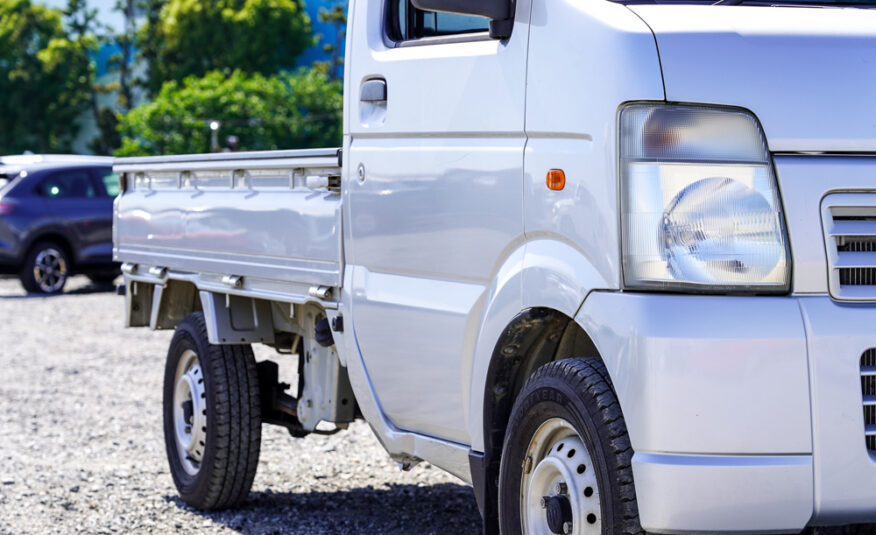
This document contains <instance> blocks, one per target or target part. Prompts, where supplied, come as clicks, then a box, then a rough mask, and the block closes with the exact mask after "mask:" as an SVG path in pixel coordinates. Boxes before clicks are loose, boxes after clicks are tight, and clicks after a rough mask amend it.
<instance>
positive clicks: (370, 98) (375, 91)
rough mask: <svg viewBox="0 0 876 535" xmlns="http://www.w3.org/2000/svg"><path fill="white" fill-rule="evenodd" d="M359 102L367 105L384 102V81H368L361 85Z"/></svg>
mask: <svg viewBox="0 0 876 535" xmlns="http://www.w3.org/2000/svg"><path fill="white" fill-rule="evenodd" d="M359 100H360V101H361V102H367V103H369V104H380V103H381V102H386V80H382V79H378V80H368V81H366V82H365V83H363V84H362V89H361V90H360V92H359Z"/></svg>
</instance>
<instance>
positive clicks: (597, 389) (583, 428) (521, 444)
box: [499, 358, 645, 535]
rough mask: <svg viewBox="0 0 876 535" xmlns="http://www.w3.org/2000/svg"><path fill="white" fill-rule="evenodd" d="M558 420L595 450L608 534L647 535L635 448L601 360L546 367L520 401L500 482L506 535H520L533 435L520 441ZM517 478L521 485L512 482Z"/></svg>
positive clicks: (511, 423)
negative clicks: (522, 476)
mask: <svg viewBox="0 0 876 535" xmlns="http://www.w3.org/2000/svg"><path fill="white" fill-rule="evenodd" d="M545 394H554V395H552V396H551V395H548V396H546V395H545ZM558 399H561V400H563V401H562V402H559V401H557V400H558ZM564 405H565V407H564ZM552 413H555V414H552ZM555 416H561V417H564V418H566V419H567V421H569V422H570V423H571V424H572V425H574V426H575V427H576V429H577V431H578V433H579V435H580V436H581V438H582V439H583V440H584V441H585V443H586V444H587V447H588V448H589V449H590V452H591V457H592V459H593V463H594V465H595V468H596V471H597V480H598V481H599V492H600V496H601V497H602V500H601V501H602V513H603V514H602V517H603V518H602V521H603V533H605V534H607V535H642V534H645V531H644V530H643V529H642V527H641V525H640V523H639V510H638V505H637V502H636V489H635V482H634V481H633V469H632V457H633V448H632V446H631V444H630V437H629V434H628V433H627V426H626V423H625V421H624V416H623V413H622V412H621V407H620V404H619V403H618V400H617V394H616V393H615V391H614V388H613V386H612V384H611V379H610V378H609V375H608V370H606V368H605V364H604V363H603V362H602V361H601V360H600V359H598V358H577V359H565V360H560V361H556V362H551V363H549V364H546V365H544V366H542V367H541V368H539V369H538V370H536V371H535V373H533V374H532V376H531V377H530V378H529V380H528V381H527V382H526V384H525V385H524V387H523V389H522V390H521V392H520V394H519V395H518V397H517V399H516V401H515V403H514V408H513V410H512V412H511V418H510V421H509V423H508V428H507V429H508V431H507V433H506V436H505V444H504V447H503V451H502V463H501V469H500V476H499V517H500V525H501V531H502V533H503V534H506V535H512V534H517V533H519V532H520V517H519V511H518V508H519V505H518V501H517V500H519V494H518V493H519V489H518V487H519V484H520V480H519V477H520V472H521V471H522V468H521V466H522V461H523V458H522V455H523V454H524V453H521V452H525V451H526V448H527V447H528V445H529V441H530V440H531V434H527V436H520V435H521V433H524V434H526V433H527V430H528V429H532V430H533V431H534V429H536V428H537V427H538V426H539V425H541V423H543V422H544V421H546V420H547V419H548V418H550V417H555ZM588 419H589V421H587V420H588ZM533 426H534V427H533ZM515 457H520V458H515ZM515 477H516V478H517V480H516V483H514V481H513V480H509V478H515ZM509 502H510V503H509Z"/></svg>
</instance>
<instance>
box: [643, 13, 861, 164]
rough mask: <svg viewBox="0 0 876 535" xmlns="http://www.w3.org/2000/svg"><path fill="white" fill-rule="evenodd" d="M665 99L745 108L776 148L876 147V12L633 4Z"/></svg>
mask: <svg viewBox="0 0 876 535" xmlns="http://www.w3.org/2000/svg"><path fill="white" fill-rule="evenodd" d="M630 9H632V10H633V11H634V12H635V13H637V14H638V15H639V16H640V17H641V18H642V19H643V20H644V21H645V22H646V23H647V24H648V25H649V26H650V27H651V29H652V31H653V32H654V35H655V37H656V40H657V48H658V49H659V53H660V61H661V64H662V68H663V79H664V84H665V88H666V99H667V100H669V101H675V102H697V103H712V104H723V105H732V106H741V107H743V108H747V109H749V110H751V111H752V112H754V113H755V114H756V115H757V117H758V118H759V119H760V121H761V123H762V124H763V127H764V130H765V132H766V136H767V140H768V142H769V146H770V149H771V150H772V151H774V152H858V153H860V152H876V9H855V8H827V7H791V6H786V7H765V6H711V5H666V4H664V5H633V6H630Z"/></svg>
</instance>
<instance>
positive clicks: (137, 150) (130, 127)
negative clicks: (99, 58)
mask: <svg viewBox="0 0 876 535" xmlns="http://www.w3.org/2000/svg"><path fill="white" fill-rule="evenodd" d="M342 109H343V99H342V97H341V90H340V84H339V83H338V82H332V81H330V80H329V79H328V77H327V76H326V74H325V73H321V72H318V71H316V70H314V69H302V70H300V71H297V72H294V73H290V72H286V73H281V74H278V75H275V76H270V77H266V76H263V75H261V74H246V73H244V72H241V71H234V72H233V73H231V74H230V75H225V74H224V73H221V72H217V71H214V72H211V73H208V74H207V75H206V76H204V77H202V78H199V77H196V76H190V77H188V78H186V79H185V80H184V81H183V82H182V83H178V82H175V81H170V82H167V83H166V84H165V85H164V87H163V88H162V89H161V91H160V92H159V93H158V95H157V96H156V97H155V100H154V101H152V102H150V103H148V104H142V105H140V106H138V107H137V108H135V109H133V110H131V112H130V113H128V114H126V115H125V116H124V117H123V118H122V121H121V125H120V128H121V133H122V147H121V149H120V150H119V151H118V152H117V155H119V156H134V155H154V154H184V153H193V152H206V151H209V150H210V147H211V143H210V139H211V130H210V124H211V123H213V122H216V123H218V126H219V132H218V136H219V139H225V137H226V136H232V135H233V136H236V137H237V138H238V140H239V148H240V149H242V150H276V149H292V148H296V149H297V148H308V147H323V146H335V145H337V144H339V143H340V141H341V111H342Z"/></svg>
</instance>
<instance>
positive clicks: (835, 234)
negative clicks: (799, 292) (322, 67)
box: [822, 193, 876, 301]
mask: <svg viewBox="0 0 876 535" xmlns="http://www.w3.org/2000/svg"><path fill="white" fill-rule="evenodd" d="M822 222H823V224H824V237H825V242H826V247H827V260H828V269H829V270H830V271H829V286H830V294H831V296H833V298H834V299H839V300H844V301H876V195H872V194H863V193H845V194H834V195H829V196H828V197H826V198H825V200H824V203H823V204H822Z"/></svg>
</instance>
